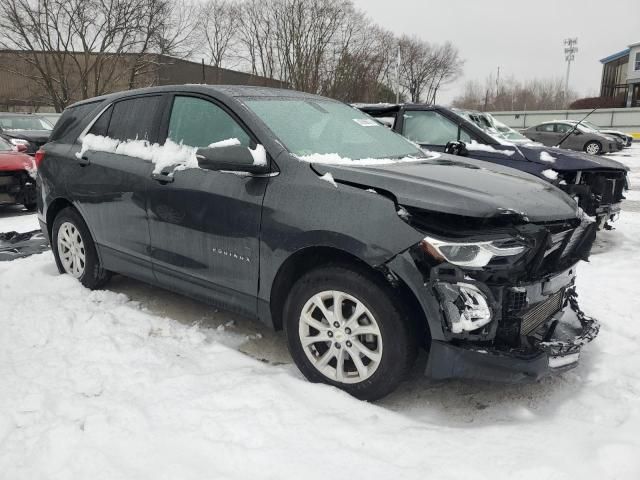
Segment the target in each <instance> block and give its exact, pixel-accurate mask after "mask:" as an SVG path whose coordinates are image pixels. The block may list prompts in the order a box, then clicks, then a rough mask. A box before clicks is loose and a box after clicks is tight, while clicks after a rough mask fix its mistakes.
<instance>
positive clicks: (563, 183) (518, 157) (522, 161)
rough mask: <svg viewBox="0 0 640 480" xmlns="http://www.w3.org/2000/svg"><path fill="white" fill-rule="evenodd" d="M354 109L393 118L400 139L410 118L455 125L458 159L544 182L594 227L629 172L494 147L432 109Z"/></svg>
mask: <svg viewBox="0 0 640 480" xmlns="http://www.w3.org/2000/svg"><path fill="white" fill-rule="evenodd" d="M358 108H360V110H362V111H364V112H365V113H368V114H370V115H372V116H373V117H377V118H387V119H388V118H391V117H392V118H394V122H393V129H394V130H395V131H396V132H398V133H401V134H405V133H406V132H405V129H404V126H405V122H406V117H407V115H410V112H433V113H434V114H436V115H438V116H440V117H441V118H442V119H446V120H445V121H448V122H451V124H452V125H455V128H456V129H457V135H454V138H450V139H448V141H452V142H456V141H458V142H464V143H465V146H466V149H463V152H464V153H462V154H463V155H464V156H466V157H471V158H476V159H478V160H484V161H486V162H492V163H497V164H500V165H504V166H508V167H512V168H515V169H518V170H521V171H523V172H527V173H530V174H532V175H535V176H537V177H539V178H541V179H543V180H544V181H546V182H550V183H552V184H554V185H555V186H557V187H559V188H561V189H562V190H564V191H566V192H567V193H569V194H570V195H571V196H572V197H576V198H577V199H578V202H579V205H580V207H582V208H583V209H584V211H585V212H586V213H587V214H588V215H591V216H594V217H598V219H599V222H600V223H604V222H606V221H607V220H609V219H610V218H611V217H612V216H613V215H615V214H616V213H618V212H619V211H620V203H621V202H622V200H623V199H624V189H625V188H626V187H627V172H628V170H629V169H628V168H627V167H626V166H625V165H623V164H622V163H620V162H617V161H615V160H613V159H610V158H606V157H601V156H594V155H589V154H587V153H583V152H576V151H572V150H566V149H562V148H550V147H544V146H539V145H534V144H532V145H527V144H524V145H512V144H508V142H499V141H498V140H497V139H495V138H494V137H492V136H491V135H489V134H488V133H487V132H485V131H484V130H482V129H481V128H479V127H478V126H477V125H475V124H474V123H473V122H470V121H468V120H467V119H465V118H463V117H462V116H460V115H458V114H457V113H456V112H454V111H453V110H451V109H448V108H446V107H441V106H437V105H435V106H430V105H359V106H358ZM413 140H414V141H418V139H413ZM418 143H420V145H421V146H423V147H425V148H426V149H429V150H433V151H444V150H445V147H446V144H432V143H425V142H420V141H418ZM545 159H546V160H545ZM554 172H555V173H554ZM584 173H588V175H584Z"/></svg>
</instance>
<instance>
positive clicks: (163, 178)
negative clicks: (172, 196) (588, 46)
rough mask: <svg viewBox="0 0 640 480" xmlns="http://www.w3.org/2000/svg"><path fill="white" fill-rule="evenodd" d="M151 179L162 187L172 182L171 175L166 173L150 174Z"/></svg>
mask: <svg viewBox="0 0 640 480" xmlns="http://www.w3.org/2000/svg"><path fill="white" fill-rule="evenodd" d="M151 178H153V179H154V180H155V181H156V182H160V183H161V184H163V185H166V184H167V183H171V182H173V180H174V177H173V175H170V174H168V173H152V174H151Z"/></svg>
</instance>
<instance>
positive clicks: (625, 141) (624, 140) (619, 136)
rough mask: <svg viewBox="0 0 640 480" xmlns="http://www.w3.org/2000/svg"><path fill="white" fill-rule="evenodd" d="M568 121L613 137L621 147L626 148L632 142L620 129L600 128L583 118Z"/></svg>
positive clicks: (631, 138) (629, 136)
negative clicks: (581, 119)
mask: <svg viewBox="0 0 640 480" xmlns="http://www.w3.org/2000/svg"><path fill="white" fill-rule="evenodd" d="M569 122H570V123H572V124H573V125H575V124H576V123H580V125H583V126H585V127H586V128H590V129H591V130H595V131H596V132H599V133H601V134H602V135H606V136H608V137H613V138H615V139H616V141H617V142H618V143H619V144H621V145H622V147H623V148H628V147H630V146H631V145H632V144H633V137H632V136H631V135H629V134H627V133H624V132H621V131H620V130H610V129H608V128H600V127H599V126H597V125H595V124H593V123H591V122H589V121H586V120H583V121H580V122H578V121H577V120H569Z"/></svg>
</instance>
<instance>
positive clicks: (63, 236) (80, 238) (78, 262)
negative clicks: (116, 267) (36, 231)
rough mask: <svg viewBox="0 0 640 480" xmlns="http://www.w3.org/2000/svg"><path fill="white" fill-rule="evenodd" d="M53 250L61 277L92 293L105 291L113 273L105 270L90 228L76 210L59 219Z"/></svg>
mask: <svg viewBox="0 0 640 480" xmlns="http://www.w3.org/2000/svg"><path fill="white" fill-rule="evenodd" d="M51 233H52V235H51V237H52V238H51V248H52V250H53V255H54V257H55V259H56V265H57V266H58V271H59V272H60V273H66V274H67V275H71V276H73V277H75V278H77V279H78V280H79V281H80V283H82V285H84V286H85V287H87V288H90V289H92V290H93V289H98V288H101V287H103V286H104V285H105V284H106V283H107V282H108V281H109V279H110V278H111V273H110V272H108V271H107V270H105V269H104V268H102V266H101V265H100V258H99V257H98V252H97V251H96V247H95V243H94V242H93V239H92V238H91V234H90V233H89V228H88V227H87V224H86V223H85V222H84V220H83V219H82V217H81V216H80V214H79V213H78V212H77V210H75V209H74V208H71V207H67V208H65V209H63V210H61V211H60V213H58V215H56V217H55V220H54V221H53V227H52V230H51Z"/></svg>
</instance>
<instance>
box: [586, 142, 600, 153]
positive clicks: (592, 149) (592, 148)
mask: <svg viewBox="0 0 640 480" xmlns="http://www.w3.org/2000/svg"><path fill="white" fill-rule="evenodd" d="M599 152H600V146H599V145H598V144H597V143H590V144H589V145H587V153H589V154H591V155H597V154H598V153H599Z"/></svg>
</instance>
